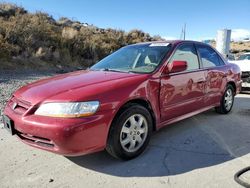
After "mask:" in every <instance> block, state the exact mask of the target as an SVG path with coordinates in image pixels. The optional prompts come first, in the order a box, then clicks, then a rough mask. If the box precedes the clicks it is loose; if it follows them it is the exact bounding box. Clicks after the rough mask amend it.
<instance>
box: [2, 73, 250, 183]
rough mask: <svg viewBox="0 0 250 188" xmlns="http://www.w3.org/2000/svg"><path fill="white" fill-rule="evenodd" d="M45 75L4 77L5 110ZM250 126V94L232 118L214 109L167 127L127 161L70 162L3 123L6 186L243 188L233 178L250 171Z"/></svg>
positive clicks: (102, 157)
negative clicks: (22, 89) (26, 86)
mask: <svg viewBox="0 0 250 188" xmlns="http://www.w3.org/2000/svg"><path fill="white" fill-rule="evenodd" d="M44 76H48V74H47V75H43V74H31V75H30V74H26V73H25V74H13V73H0V99H1V100H0V109H1V110H2V108H3V105H4V103H5V101H6V99H7V98H8V97H9V95H10V94H11V92H13V91H14V90H15V89H16V88H17V87H20V86H21V85H23V84H26V83H28V82H30V81H33V80H36V79H38V78H41V77H44ZM249 122H250V95H246V94H241V95H238V96H237V98H236V100H235V106H234V109H233V111H232V113H230V114H229V115H218V114H216V113H215V112H214V111H213V110H210V111H208V112H205V113H202V114H200V115H197V116H194V117H192V118H189V119H186V120H183V121H181V122H179V123H175V124H173V125H171V126H168V127H166V128H163V129H162V130H160V131H159V132H157V133H155V134H154V135H153V137H152V140H151V142H150V146H149V147H148V149H147V150H146V151H145V152H144V153H143V154H142V155H141V156H139V157H138V158H136V159H134V160H131V161H127V162H122V161H118V160H116V159H113V158H112V157H110V156H109V155H108V154H107V153H106V152H99V153H95V154H91V155H87V156H81V157H70V158H69V157H64V156H60V155H56V154H52V153H48V152H45V151H41V150H37V149H34V148H31V147H29V146H26V145H24V144H23V143H21V142H20V141H18V140H17V138H16V137H12V136H10V135H9V133H8V132H7V131H6V130H4V129H3V128H2V124H1V122H0V124H1V129H0V187H86V188H87V187H91V188H95V187H109V188H112V187H114V188H118V187H119V188H123V187H138V188H139V187H140V188H141V187H144V188H147V187H155V188H161V187H164V188H166V187H192V188H193V187H226V188H228V187H240V186H239V185H238V184H237V183H235V182H234V180H233V176H234V174H235V173H236V172H237V171H238V170H240V169H241V168H244V167H246V166H250V154H249V153H250V123H249ZM245 179H248V181H249V180H250V173H249V174H246V175H245ZM249 183H250V182H249Z"/></svg>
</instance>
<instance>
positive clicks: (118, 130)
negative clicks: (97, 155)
mask: <svg viewBox="0 0 250 188" xmlns="http://www.w3.org/2000/svg"><path fill="white" fill-rule="evenodd" d="M151 133H152V118H151V114H150V113H149V111H148V110H147V109H146V108H145V107H143V106H140V105H138V104H133V105H129V106H127V107H125V108H124V110H123V111H122V113H120V114H119V115H118V117H116V118H115V119H114V121H113V123H112V125H111V128H110V132H109V136H108V142H107V147H106V150H107V151H108V153H110V154H111V155H112V156H114V157H116V158H119V159H123V160H129V159H132V158H134V157H136V156H138V155H140V154H141V153H142V152H143V151H144V150H145V148H146V146H147V145H148V143H149V140H150V136H151Z"/></svg>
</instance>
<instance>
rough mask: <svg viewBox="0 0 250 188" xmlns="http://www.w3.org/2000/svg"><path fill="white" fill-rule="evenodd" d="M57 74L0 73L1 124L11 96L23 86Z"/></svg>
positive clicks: (34, 72)
mask: <svg viewBox="0 0 250 188" xmlns="http://www.w3.org/2000/svg"><path fill="white" fill-rule="evenodd" d="M54 74H55V73H53V72H49V73H44V72H36V71H33V72H30V71H23V72H12V71H6V72H3V71H0V123H2V111H3V108H4V106H5V104H6V101H7V100H8V99H9V98H10V97H11V94H12V93H13V92H14V91H15V90H17V89H18V88H20V87H21V86H23V85H26V84H28V83H31V82H34V81H36V80H38V79H42V78H46V77H48V76H52V75H54Z"/></svg>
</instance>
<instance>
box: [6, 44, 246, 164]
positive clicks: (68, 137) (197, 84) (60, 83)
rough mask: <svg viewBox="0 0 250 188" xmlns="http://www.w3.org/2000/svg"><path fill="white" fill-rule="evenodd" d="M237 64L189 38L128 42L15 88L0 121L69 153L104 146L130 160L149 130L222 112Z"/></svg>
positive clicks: (34, 141) (236, 83)
mask: <svg viewBox="0 0 250 188" xmlns="http://www.w3.org/2000/svg"><path fill="white" fill-rule="evenodd" d="M240 87H241V75H240V69H239V67H238V66H237V65H235V64H229V63H227V61H226V60H224V58H223V57H222V56H221V55H220V54H219V53H218V52H217V51H216V50H214V49H213V48H212V47H210V46H209V45H206V44H203V43H199V42H194V41H168V42H149V43H140V44H135V45H129V46H126V47H123V48H121V49H119V50H118V51H116V52H114V53H113V54H111V55H109V56H107V57H106V58H104V59H103V60H101V61H100V62H98V63H97V64H95V65H94V66H92V67H91V68H90V69H88V70H85V71H77V72H73V73H67V74H63V75H58V76H55V77H52V78H48V79H44V80H40V81H37V82H34V83H32V84H29V85H27V86H24V87H22V88H20V89H19V90H17V91H16V92H15V93H14V94H13V96H12V98H11V99H10V100H9V101H8V103H7V105H6V107H5V110H4V116H3V119H4V126H5V128H6V129H8V130H9V131H10V132H11V134H12V135H14V134H15V135H17V136H18V138H19V139H20V140H21V141H23V142H24V143H26V144H28V145H31V146H34V147H36V148H40V149H44V150H47V151H51V152H54V153H58V154H62V155H67V156H77V155H83V154H87V153H92V152H96V151H100V150H103V149H106V150H107V151H108V152H109V153H110V154H111V155H112V156H114V157H116V158H120V159H125V160H127V159H131V158H134V157H136V156H138V155H139V154H140V153H142V152H143V150H144V149H145V148H146V146H147V145H148V143H149V140H150V136H151V134H152V132H153V131H156V130H158V129H160V128H161V127H164V126H166V125H168V124H170V123H173V122H176V121H179V120H182V119H184V118H187V117H190V116H193V115H195V114H198V113H201V112H204V111H206V110H208V109H210V108H215V110H216V112H219V113H222V114H227V113H228V112H230V110H231V109H232V106H233V103H234V96H235V95H236V94H237V93H239V92H240Z"/></svg>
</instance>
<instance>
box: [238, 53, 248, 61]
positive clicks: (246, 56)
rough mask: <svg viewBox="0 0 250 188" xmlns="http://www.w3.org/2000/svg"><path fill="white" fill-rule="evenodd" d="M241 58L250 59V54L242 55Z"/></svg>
mask: <svg viewBox="0 0 250 188" xmlns="http://www.w3.org/2000/svg"><path fill="white" fill-rule="evenodd" d="M239 60H250V54H243V55H240V57H239Z"/></svg>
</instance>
